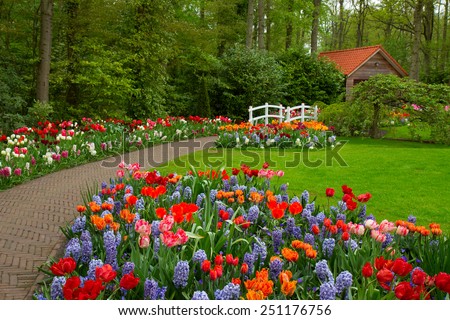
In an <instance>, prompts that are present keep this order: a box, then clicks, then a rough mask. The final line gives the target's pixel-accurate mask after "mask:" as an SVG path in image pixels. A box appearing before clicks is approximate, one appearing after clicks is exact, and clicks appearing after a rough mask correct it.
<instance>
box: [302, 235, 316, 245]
mask: <svg viewBox="0 0 450 320" xmlns="http://www.w3.org/2000/svg"><path fill="white" fill-rule="evenodd" d="M303 241H304V242H306V243H309V244H310V245H312V246H314V244H315V239H314V235H313V234H311V233H306V234H305V238H304V239H303Z"/></svg>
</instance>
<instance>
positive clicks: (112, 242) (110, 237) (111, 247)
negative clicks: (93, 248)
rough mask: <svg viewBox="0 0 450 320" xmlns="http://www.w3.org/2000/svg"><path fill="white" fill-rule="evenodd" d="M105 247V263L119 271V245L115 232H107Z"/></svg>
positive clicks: (104, 237) (104, 238)
mask: <svg viewBox="0 0 450 320" xmlns="http://www.w3.org/2000/svg"><path fill="white" fill-rule="evenodd" d="M103 245H104V247H105V251H106V258H105V263H106V264H110V265H111V266H112V267H113V269H114V270H118V269H119V266H118V264H117V245H116V236H115V235H114V232H112V231H106V232H105V233H104V234H103Z"/></svg>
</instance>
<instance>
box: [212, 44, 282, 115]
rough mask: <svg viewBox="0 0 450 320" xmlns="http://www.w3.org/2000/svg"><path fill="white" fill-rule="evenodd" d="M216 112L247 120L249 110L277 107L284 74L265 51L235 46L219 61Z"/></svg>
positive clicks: (280, 96) (280, 97)
mask: <svg viewBox="0 0 450 320" xmlns="http://www.w3.org/2000/svg"><path fill="white" fill-rule="evenodd" d="M221 62H222V66H221V70H220V75H219V79H220V82H219V84H218V88H217V92H216V93H217V96H216V97H215V99H216V112H218V111H220V112H221V113H222V114H225V115H227V116H232V117H233V118H237V119H240V120H244V119H245V120H247V119H248V107H250V106H257V105H262V104H264V103H265V102H269V103H278V102H281V99H282V97H283V95H284V89H285V85H284V84H283V70H282V68H281V66H280V65H279V64H278V63H277V62H276V60H275V58H274V57H272V56H271V55H270V54H269V53H267V52H265V51H258V50H248V49H246V48H244V47H241V46H236V47H234V48H231V49H229V50H227V51H226V52H225V54H224V55H223V57H222V58H221Z"/></svg>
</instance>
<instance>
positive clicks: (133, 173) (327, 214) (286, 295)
mask: <svg viewBox="0 0 450 320" xmlns="http://www.w3.org/2000/svg"><path fill="white" fill-rule="evenodd" d="M119 171H120V172H123V173H121V174H120V175H119V177H118V178H116V179H115V180H111V181H110V183H103V184H102V186H101V189H100V190H99V191H98V192H97V193H96V194H94V195H92V197H91V198H90V199H88V202H87V203H85V204H84V205H80V206H78V207H77V208H76V209H77V211H78V213H79V216H78V217H77V218H76V219H75V220H74V221H73V223H72V224H71V225H68V226H67V227H65V228H64V229H63V231H64V233H65V235H66V236H67V239H68V242H67V245H66V248H65V252H64V257H63V258H61V259H59V260H58V261H49V263H48V264H46V265H45V266H43V267H42V268H41V270H42V271H43V272H46V273H47V274H48V275H49V277H48V279H47V280H46V281H45V282H46V284H45V285H43V286H42V287H41V288H40V289H39V290H38V291H37V292H36V293H35V297H36V298H37V299H218V300H219V299H241V298H243V299H350V298H351V299H391V298H392V299H396V298H398V299H444V298H445V297H447V298H448V294H449V293H450V263H449V261H448V258H447V257H448V252H449V248H450V243H449V240H448V238H447V237H446V236H444V235H443V234H442V230H441V229H440V226H439V225H438V224H436V223H432V224H430V226H429V228H426V227H424V226H419V225H416V221H415V218H414V217H412V216H410V217H409V218H408V220H407V221H396V222H391V221H387V220H383V221H378V220H376V218H375V217H374V216H373V215H367V213H366V203H368V202H369V201H370V200H371V195H370V193H363V194H360V195H358V196H357V195H355V194H354V192H353V190H352V189H351V188H350V187H348V186H345V185H344V186H342V194H343V195H342V196H339V197H338V196H337V195H336V192H335V190H334V189H332V188H328V189H327V190H324V193H325V194H326V196H327V197H328V198H329V199H330V201H331V202H336V203H335V204H334V205H332V206H330V207H327V208H321V207H319V206H317V205H316V204H315V202H314V200H312V199H310V197H309V193H308V192H307V191H304V192H303V193H302V194H301V195H300V196H290V195H289V194H288V193H287V185H286V184H283V185H281V186H280V187H279V188H278V187H271V186H272V184H273V179H279V178H281V177H282V176H283V172H282V171H279V170H271V169H270V168H269V167H268V165H267V164H265V165H264V166H263V167H262V168H260V169H257V168H250V167H248V166H246V165H242V166H241V167H240V168H233V169H232V170H231V172H228V171H226V170H209V171H197V172H190V173H188V174H186V175H184V176H181V175H176V174H169V175H167V176H162V175H160V174H159V173H158V172H156V171H149V172H145V171H142V170H141V168H140V167H139V165H138V164H133V165H125V164H121V165H120V168H119ZM275 190H279V191H275Z"/></svg>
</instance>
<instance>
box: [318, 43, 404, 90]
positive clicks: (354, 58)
mask: <svg viewBox="0 0 450 320" xmlns="http://www.w3.org/2000/svg"><path fill="white" fill-rule="evenodd" d="M319 58H324V59H328V60H330V61H332V62H334V63H335V64H336V67H337V68H338V69H339V70H340V71H341V72H342V73H343V74H344V75H345V77H346V83H345V87H346V93H347V96H348V95H349V94H350V89H351V88H352V87H353V86H354V85H356V84H358V83H359V82H362V81H365V80H367V79H369V78H370V77H371V76H374V75H376V74H379V73H385V74H395V75H397V76H399V77H406V76H408V73H407V72H406V71H405V70H404V69H403V68H402V66H401V65H400V64H399V63H398V62H397V61H395V59H394V58H393V57H392V56H391V55H390V54H389V53H388V52H387V51H386V50H385V49H384V48H383V47H382V46H381V45H377V46H370V47H361V48H355V49H347V50H337V51H328V52H321V53H320V54H319Z"/></svg>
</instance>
